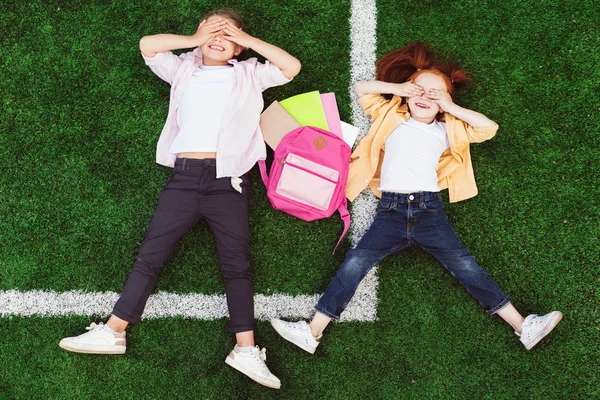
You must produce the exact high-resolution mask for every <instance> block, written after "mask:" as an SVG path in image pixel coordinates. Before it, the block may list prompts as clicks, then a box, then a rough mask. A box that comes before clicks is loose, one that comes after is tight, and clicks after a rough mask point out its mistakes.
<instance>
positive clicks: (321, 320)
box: [310, 311, 331, 337]
mask: <svg viewBox="0 0 600 400" xmlns="http://www.w3.org/2000/svg"><path fill="white" fill-rule="evenodd" d="M330 322H331V318H329V317H328V316H327V315H325V314H321V313H320V312H318V311H317V312H316V313H315V316H314V317H313V319H312V321H310V333H312V335H313V336H314V337H319V336H321V334H322V333H323V331H324V330H325V328H327V325H329V323H330Z"/></svg>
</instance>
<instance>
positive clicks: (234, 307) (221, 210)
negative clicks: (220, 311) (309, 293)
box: [201, 176, 254, 345]
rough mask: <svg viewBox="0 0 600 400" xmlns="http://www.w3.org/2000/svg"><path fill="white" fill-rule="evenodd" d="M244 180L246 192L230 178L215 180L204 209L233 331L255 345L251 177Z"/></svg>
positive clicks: (211, 184)
mask: <svg viewBox="0 0 600 400" xmlns="http://www.w3.org/2000/svg"><path fill="white" fill-rule="evenodd" d="M241 179H242V182H241V184H240V188H241V190H242V193H239V192H238V191H237V190H235V189H234V188H233V186H232V184H231V179H230V178H220V179H214V180H213V181H211V182H210V184H208V188H207V196H206V197H205V199H204V201H203V204H202V207H201V212H202V214H203V216H204V218H205V219H206V222H207V223H208V225H209V226H210V229H211V230H212V232H213V235H214V237H215V243H216V247H217V252H218V254H219V264H220V267H221V274H222V275H223V278H224V279H225V294H226V297H227V307H228V309H229V331H230V332H231V333H235V334H236V338H237V339H238V341H239V340H241V341H242V342H244V343H250V342H251V344H249V345H254V333H253V331H254V296H253V294H254V292H253V289H252V275H251V273H250V228H249V225H248V202H249V198H250V193H249V185H250V182H249V178H248V177H247V176H242V177H241ZM212 193H214V195H211V194H212ZM238 333H239V335H238Z"/></svg>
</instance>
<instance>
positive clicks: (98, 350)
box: [58, 342, 127, 354]
mask: <svg viewBox="0 0 600 400" xmlns="http://www.w3.org/2000/svg"><path fill="white" fill-rule="evenodd" d="M58 346H59V347H60V348H62V349H65V350H67V351H71V352H73V353H86V354H125V350H126V349H127V348H126V347H125V346H117V347H115V346H111V347H110V348H107V347H100V348H98V347H97V348H89V347H88V348H81V347H74V346H70V345H69V344H68V343H63V342H60V343H59V344H58Z"/></svg>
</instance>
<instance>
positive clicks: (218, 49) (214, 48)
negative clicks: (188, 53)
mask: <svg viewBox="0 0 600 400" xmlns="http://www.w3.org/2000/svg"><path fill="white" fill-rule="evenodd" d="M208 48H209V49H211V50H216V51H225V47H223V46H219V45H218V44H211V45H210V46H208Z"/></svg>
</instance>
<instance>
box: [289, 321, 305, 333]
mask: <svg viewBox="0 0 600 400" xmlns="http://www.w3.org/2000/svg"><path fill="white" fill-rule="evenodd" d="M288 326H289V327H290V328H297V329H301V330H303V331H304V330H306V328H307V327H308V325H304V324H303V323H302V322H300V321H298V322H288Z"/></svg>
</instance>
